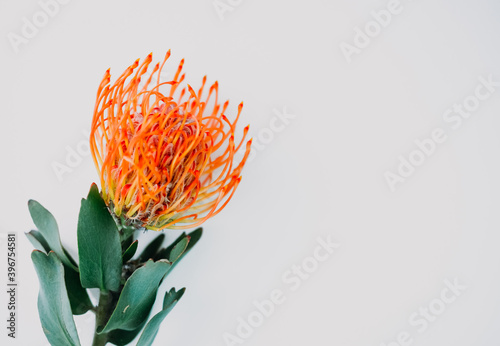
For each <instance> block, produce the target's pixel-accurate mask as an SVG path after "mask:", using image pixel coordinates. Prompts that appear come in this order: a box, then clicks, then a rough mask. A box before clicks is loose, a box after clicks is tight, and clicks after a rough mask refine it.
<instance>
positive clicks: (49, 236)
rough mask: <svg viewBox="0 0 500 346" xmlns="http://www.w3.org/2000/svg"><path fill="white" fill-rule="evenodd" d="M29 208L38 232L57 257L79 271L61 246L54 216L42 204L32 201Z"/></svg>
mask: <svg viewBox="0 0 500 346" xmlns="http://www.w3.org/2000/svg"><path fill="white" fill-rule="evenodd" d="M28 208H29V211H30V214H31V218H32V219H33V222H34V223H35V225H36V227H37V228H38V231H40V234H41V235H42V236H43V238H44V239H45V240H46V242H47V244H48V246H49V247H50V249H51V250H52V251H54V252H55V253H56V254H57V256H59V258H60V259H61V261H62V262H63V263H64V264H66V265H67V266H69V267H71V268H73V269H75V270H78V269H77V268H76V266H75V264H74V261H73V259H72V258H71V259H70V257H69V256H68V254H67V252H66V251H64V249H63V247H62V245H61V238H60V237H59V227H58V226H57V222H56V219H55V218H54V216H53V215H52V214H51V213H50V212H49V211H48V210H47V209H45V208H44V207H43V206H42V205H41V204H40V203H38V202H37V201H34V200H32V199H31V200H29V202H28ZM28 239H29V238H28ZM30 241H31V240H30Z"/></svg>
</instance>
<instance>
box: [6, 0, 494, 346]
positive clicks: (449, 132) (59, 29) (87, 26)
mask: <svg viewBox="0 0 500 346" xmlns="http://www.w3.org/2000/svg"><path fill="white" fill-rule="evenodd" d="M47 2H48V1H45V0H42V3H47ZM56 3H58V4H59V5H58V7H54V6H53V7H47V6H45V5H41V3H39V2H38V1H36V0H25V1H22V2H20V1H12V0H1V1H0V8H1V9H0V29H1V30H0V36H1V39H0V51H1V55H0V59H1V60H0V62H1V64H0V78H1V83H0V88H1V90H0V104H1V112H2V118H1V127H0V128H1V135H0V148H1V158H2V160H1V171H0V177H1V180H0V181H1V185H2V198H1V200H0V217H1V222H0V232H1V234H6V233H8V232H17V234H18V238H19V241H18V261H19V262H18V281H19V285H20V286H19V288H20V292H19V296H18V308H19V321H18V338H17V339H16V340H15V341H13V340H11V339H8V338H7V337H6V334H7V331H6V329H5V328H4V327H2V328H1V330H2V332H1V333H0V334H1V337H0V340H1V341H0V343H2V344H7V345H11V344H12V345H46V344H47V342H46V339H45V336H44V334H43V331H42V329H41V326H40V323H39V319H38V311H37V307H36V301H37V294H38V280H37V277H36V273H35V271H34V269H33V265H32V263H31V260H30V252H31V250H32V247H31V245H30V244H29V243H28V241H27V240H26V239H25V237H24V235H23V232H27V231H29V230H30V229H31V228H32V227H34V226H33V224H32V222H31V220H30V217H29V213H28V208H27V201H28V199H30V198H33V199H36V200H38V201H39V202H40V203H42V204H43V205H44V206H46V207H47V208H48V209H49V210H50V211H51V212H52V213H53V214H54V215H55V216H56V218H57V220H58V222H59V226H60V229H61V237H62V240H63V243H64V244H65V245H66V246H67V247H68V248H69V250H70V252H71V253H72V254H73V255H74V254H76V223H77V215H78V210H79V206H80V199H81V198H82V197H83V196H85V195H86V194H87V192H88V189H89V187H90V184H91V183H92V182H93V181H97V174H96V172H95V169H94V166H93V162H92V159H91V158H90V156H89V155H88V153H86V151H85V143H86V141H87V138H86V134H85V131H88V130H89V128H90V121H91V117H92V112H93V107H94V101H95V93H96V90H97V87H98V85H99V82H100V80H101V78H102V76H103V74H104V71H105V70H106V69H107V68H109V67H110V68H111V73H112V76H113V77H116V76H117V74H120V73H121V71H122V70H123V69H124V68H126V67H127V66H128V65H130V64H132V63H133V61H134V60H135V59H137V58H143V57H145V56H146V55H147V54H149V53H150V52H153V53H154V57H155V59H158V60H160V59H161V58H163V55H164V54H165V52H166V51H167V50H168V49H172V58H171V64H170V67H171V68H174V66H176V63H177V62H178V61H179V60H180V59H181V58H186V64H185V71H186V73H187V76H186V80H187V81H188V82H189V83H190V84H191V85H193V87H195V86H199V84H200V83H201V79H202V77H203V75H204V74H207V75H208V78H209V81H215V80H218V81H219V83H220V90H221V93H222V97H223V98H224V99H229V100H231V102H232V103H231V104H232V105H233V106H236V105H237V104H238V103H239V102H240V101H242V100H243V101H244V102H245V110H244V112H243V116H242V118H241V125H242V126H241V127H240V129H242V128H243V125H245V124H246V123H250V124H251V130H250V133H251V135H252V136H253V137H254V138H255V141H256V143H257V144H259V146H258V147H255V146H254V149H255V155H254V157H253V159H252V160H251V162H249V163H248V165H247V167H246V168H245V170H244V173H243V175H244V177H243V181H242V183H241V185H240V187H239V189H238V191H237V193H236V194H235V196H234V199H233V200H232V202H231V203H230V204H229V205H228V207H227V208H226V209H225V210H224V211H223V212H222V213H221V214H219V215H218V216H217V217H215V218H214V219H211V220H210V221H209V222H207V223H206V224H205V225H204V228H205V234H204V237H203V239H202V241H201V242H200V243H199V244H198V245H197V246H196V248H195V249H194V250H193V252H191V253H190V254H189V256H187V257H186V258H185V259H184V260H183V263H181V264H180V265H179V266H178V267H176V269H175V271H174V272H172V273H171V274H170V276H169V277H168V279H167V280H166V281H165V282H164V284H163V285H162V288H161V289H160V294H162V293H163V292H164V291H165V290H166V289H169V288H170V287H172V286H175V287H177V288H181V287H187V291H186V294H185V296H184V297H183V299H182V300H181V301H180V303H179V304H178V305H177V307H176V308H175V309H174V310H173V312H172V313H171V314H170V315H169V316H168V317H167V319H166V320H165V322H164V323H163V325H162V328H161V329H160V332H159V334H158V336H157V339H156V342H155V345H176V346H194V345H196V346H197V345H202V346H223V345H231V343H227V342H225V341H224V335H226V337H227V334H225V333H229V334H232V335H234V336H236V337H238V338H240V339H241V340H240V341H242V342H243V343H237V344H238V345H239V344H244V345H248V346H254V345H294V346H295V345H297V346H298V345H318V346H368V345H369V346H379V345H387V346H397V345H401V346H408V345H415V346H444V345H453V346H471V345H474V346H497V345H500V328H499V326H500V293H499V292H500V251H498V249H499V246H500V218H499V217H498V215H500V213H499V211H500V198H499V196H500V179H499V177H500V131H499V130H500V119H499V111H500V87H498V86H497V88H498V89H499V90H495V87H491V88H492V91H491V92H490V95H489V97H488V98H486V99H484V100H480V101H479V102H478V104H477V105H476V104H475V101H474V97H475V96H474V95H475V90H476V88H478V86H479V85H480V81H479V77H481V76H482V77H483V78H485V79H488V78H491V79H492V80H493V81H500V48H499V46H500V41H499V39H498V32H499V31H500V21H499V20H498V18H499V17H498V16H499V15H500V6H499V5H498V2H496V1H493V0H476V1H465V0H456V1H445V0H441V1H439V0H438V1H436V0H433V1H431V0H418V1H417V0H413V1H410V0H401V1H400V2H399V5H398V6H396V5H397V1H396V2H395V1H394V0H393V1H367V0H362V1H347V0H331V1H327V0H313V1H307V2H306V1H296V0H293V1H292V0H288V1H285V0H281V1H259V0H257V1H244V0H243V1H239V0H220V1H213V0H196V1H170V0H162V1H160V0H144V1H131V0H121V1H106V2H103V1H78V0H66V1H62V0H61V1H60V2H56ZM389 10H393V12H392V14H391V17H390V18H388V17H387V16H386V17H383V15H381V14H380V13H386V12H383V11H389ZM372 11H375V13H376V14H377V15H374V14H373V13H372ZM381 11H382V12H381ZM44 13H49V14H45V15H44ZM389 13H391V12H389ZM375 17H377V18H378V20H379V21H380V22H381V23H382V24H373V23H374V21H375ZM375 23H376V22H375ZM366 30H368V33H369V34H370V35H371V37H370V36H368V35H367V36H364V35H366V34H363V33H360V32H365V31H366ZM356 44H358V45H357V46H356ZM346 47H350V48H349V49H350V50H349V52H351V53H349V54H347V53H345V52H346ZM353 52H354V53H353ZM485 90H487V89H485V88H483V89H482V91H483V92H484V91H485ZM481 95H483V94H481ZM465 100H467V101H465ZM464 102H468V107H469V108H471V109H472V108H473V111H471V112H468V111H467V112H465V111H464V113H467V114H468V115H467V116H466V117H465V118H463V119H462V120H463V121H462V123H461V125H460V126H459V127H458V128H456V129H453V128H452V125H454V124H455V122H450V121H446V119H445V118H443V115H444V114H445V113H447V110H448V109H450V108H452V109H453V107H455V104H458V105H460V104H462V103H464ZM233 109H234V108H233ZM285 114H287V115H285ZM455 116H456V115H455ZM283 119H284V120H283ZM454 119H455V121H458V120H456V118H454ZM448 120H450V119H449V118H448ZM276 124H278V125H279V127H277V126H275V125H276ZM436 128H439V129H441V130H443V133H444V135H445V136H446V140H445V141H443V142H442V143H438V144H436V145H435V148H433V147H432V145H430V147H429V148H433V149H432V150H431V149H429V151H430V152H432V153H431V154H430V155H428V156H427V155H426V156H425V157H424V158H423V159H422V157H421V156H419V154H413V160H414V161H415V160H416V162H418V167H415V169H414V171H413V172H411V174H409V173H408V174H407V177H402V178H400V179H402V180H404V182H403V181H399V182H398V183H397V184H396V185H395V187H396V188H395V189H392V190H391V188H390V186H389V184H388V183H387V180H386V177H387V175H388V172H391V173H393V174H398V175H399V172H398V168H399V166H400V165H401V162H402V161H401V156H400V155H402V157H403V159H408V160H409V157H410V156H411V155H412V153H414V152H415V150H418V146H417V145H416V144H415V141H420V142H422V141H424V142H425V140H426V139H429V138H431V134H432V132H433V131H434V130H435V129H436ZM426 143H428V142H426ZM70 152H73V155H70V156H72V158H71V159H69V161H68V155H69V154H68V153H70ZM75 152H76V153H77V156H78V157H79V159H78V158H75V155H74V153H75ZM58 165H65V166H66V167H67V168H68V171H67V172H65V173H63V174H62V175H61V174H59V176H58V175H57V174H56V173H55V171H54V166H58ZM406 169H407V172H409V171H411V169H409V168H408V167H406ZM177 234H178V233H177V232H174V231H168V232H167V235H168V237H169V239H173V238H175V237H176V236H177ZM152 236H154V234H148V235H147V237H152ZM328 236H330V237H331V239H332V240H333V241H334V242H337V243H338V244H340V247H339V248H338V249H336V250H335V252H334V253H333V254H331V256H330V257H328V259H327V260H325V261H324V262H321V263H319V264H318V266H317V268H315V267H314V268H313V267H311V266H310V267H308V268H309V270H310V271H311V273H309V274H308V277H307V279H306V278H305V277H306V276H305V275H303V277H304V279H301V280H300V283H301V284H300V287H299V288H298V289H296V290H294V291H293V290H292V289H291V288H292V285H291V284H290V283H287V282H286V280H287V279H286V278H288V279H290V278H291V277H292V276H294V275H295V274H293V275H292V274H290V272H289V270H290V269H292V268H293V266H294V265H297V266H298V265H302V264H303V263H308V265H311V264H312V263H313V261H312V260H311V258H310V257H311V256H312V255H313V254H314V251H315V248H316V246H317V238H318V237H321V238H322V239H327V237H328ZM0 242H1V244H0V246H1V250H0V255H1V257H0V263H1V269H2V270H1V274H2V276H1V277H2V278H0V284H2V283H3V282H4V281H6V274H5V264H6V263H5V262H6V256H5V251H6V243H5V239H4V238H2V240H0ZM74 257H76V256H74ZM304 261H305V262H304ZM311 268H312V269H311ZM283 275H285V281H283ZM294 277H297V276H294ZM4 278H5V279H4ZM454 281H457V282H458V283H459V285H461V286H463V287H462V289H461V290H458V291H457V292H458V293H459V295H458V294H457V295H456V296H455V295H454V293H453V291H452V290H448V291H446V293H445V296H444V298H443V296H442V292H443V290H446V287H447V284H446V283H445V282H448V285H450V284H453V282H454ZM274 290H280V291H281V292H283V294H284V297H285V301H284V302H283V303H282V304H280V305H278V306H276V308H275V309H274V311H273V313H272V314H269V316H265V318H264V319H263V320H262V321H258V322H259V323H258V327H255V328H253V330H252V331H250V332H248V331H247V333H246V334H245V335H242V330H241V329H242V327H241V326H240V324H241V320H247V319H248V317H249V316H252V314H253V315H254V316H256V314H255V311H258V310H257V309H256V308H255V306H254V305H253V302H254V301H258V302H262V301H263V300H266V299H269V297H270V296H271V292H273V291H274ZM1 291H4V289H3V288H2V289H1ZM457 292H455V293H457ZM452 298H456V299H452ZM443 299H444V300H443ZM451 301H452V302H451ZM0 302H1V304H0V320H2V321H4V320H5V319H6V318H7V308H6V304H7V295H6V294H2V298H1V299H0ZM155 309H156V310H157V309H159V306H155ZM422 309H428V310H429V312H428V313H427V315H426V316H427V317H422V316H424V315H425V314H426V313H425V312H424V311H425V310H422ZM415 314H417V315H415ZM415 316H417V317H415ZM412 317H413V322H415V321H420V322H417V323H412V322H411V319H412ZM423 319H425V321H427V322H423V321H424V320H423ZM89 321H92V319H90V320H89V319H88V318H87V316H82V317H78V318H77V319H76V323H77V326H78V328H79V329H80V336H81V341H82V345H90V340H91V336H92V330H93V328H94V326H93V323H92V322H89ZM4 324H6V323H2V324H1V325H4ZM254 324H255V323H254ZM424 326H425V328H424ZM238 333H239V334H238ZM398 338H399V341H397V340H398ZM395 342H397V343H395ZM235 344H236V343H235Z"/></svg>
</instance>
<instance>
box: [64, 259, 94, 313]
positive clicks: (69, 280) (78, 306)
mask: <svg viewBox="0 0 500 346" xmlns="http://www.w3.org/2000/svg"><path fill="white" fill-rule="evenodd" d="M64 281H65V283H66V288H67V289H68V298H69V303H70V305H71V312H72V313H73V315H83V314H84V313H86V312H87V311H89V310H90V309H92V308H93V307H94V306H93V305H92V302H91V301H90V298H89V295H88V293H87V290H86V289H85V288H83V287H82V284H81V282H80V274H79V273H78V272H76V271H74V270H73V269H71V268H69V267H68V266H64Z"/></svg>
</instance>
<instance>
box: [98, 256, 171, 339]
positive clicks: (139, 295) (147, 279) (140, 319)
mask: <svg viewBox="0 0 500 346" xmlns="http://www.w3.org/2000/svg"><path fill="white" fill-rule="evenodd" d="M170 267H171V264H170V263H169V262H167V261H158V262H153V261H152V260H150V261H147V262H146V264H145V265H144V266H143V267H141V268H139V269H137V270H136V271H135V272H134V273H133V274H132V275H131V276H130V278H129V279H128V280H127V282H126V283H125V286H124V287H123V291H122V293H121V294H120V298H119V299H118V303H117V304H116V307H115V310H114V311H113V313H112V315H111V317H110V318H109V321H108V323H107V324H106V326H105V327H104V328H103V327H102V326H100V327H99V329H98V331H99V333H107V332H109V331H111V330H114V329H124V330H134V329H137V328H138V327H139V326H140V325H141V324H142V323H144V321H145V320H146V318H147V317H148V316H149V313H150V312H151V308H152V307H153V304H154V301H155V299H156V293H157V291H158V285H159V283H160V281H161V279H162V278H163V277H164V276H165V274H166V273H167V272H168V270H169V269H170Z"/></svg>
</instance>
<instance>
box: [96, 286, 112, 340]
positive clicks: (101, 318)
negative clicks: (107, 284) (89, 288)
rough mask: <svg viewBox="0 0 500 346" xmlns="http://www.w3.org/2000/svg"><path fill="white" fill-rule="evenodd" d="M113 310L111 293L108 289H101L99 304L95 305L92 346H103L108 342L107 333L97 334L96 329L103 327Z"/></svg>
mask: <svg viewBox="0 0 500 346" xmlns="http://www.w3.org/2000/svg"><path fill="white" fill-rule="evenodd" d="M112 310H113V295H112V294H111V292H109V291H104V290H101V295H100V297H99V305H98V306H97V313H96V323H95V333H94V341H93V342H92V346H104V345H106V344H107V342H108V335H107V334H98V333H97V329H98V328H99V327H104V325H105V324H106V322H107V321H108V319H109V317H110V315H111V313H112Z"/></svg>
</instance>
